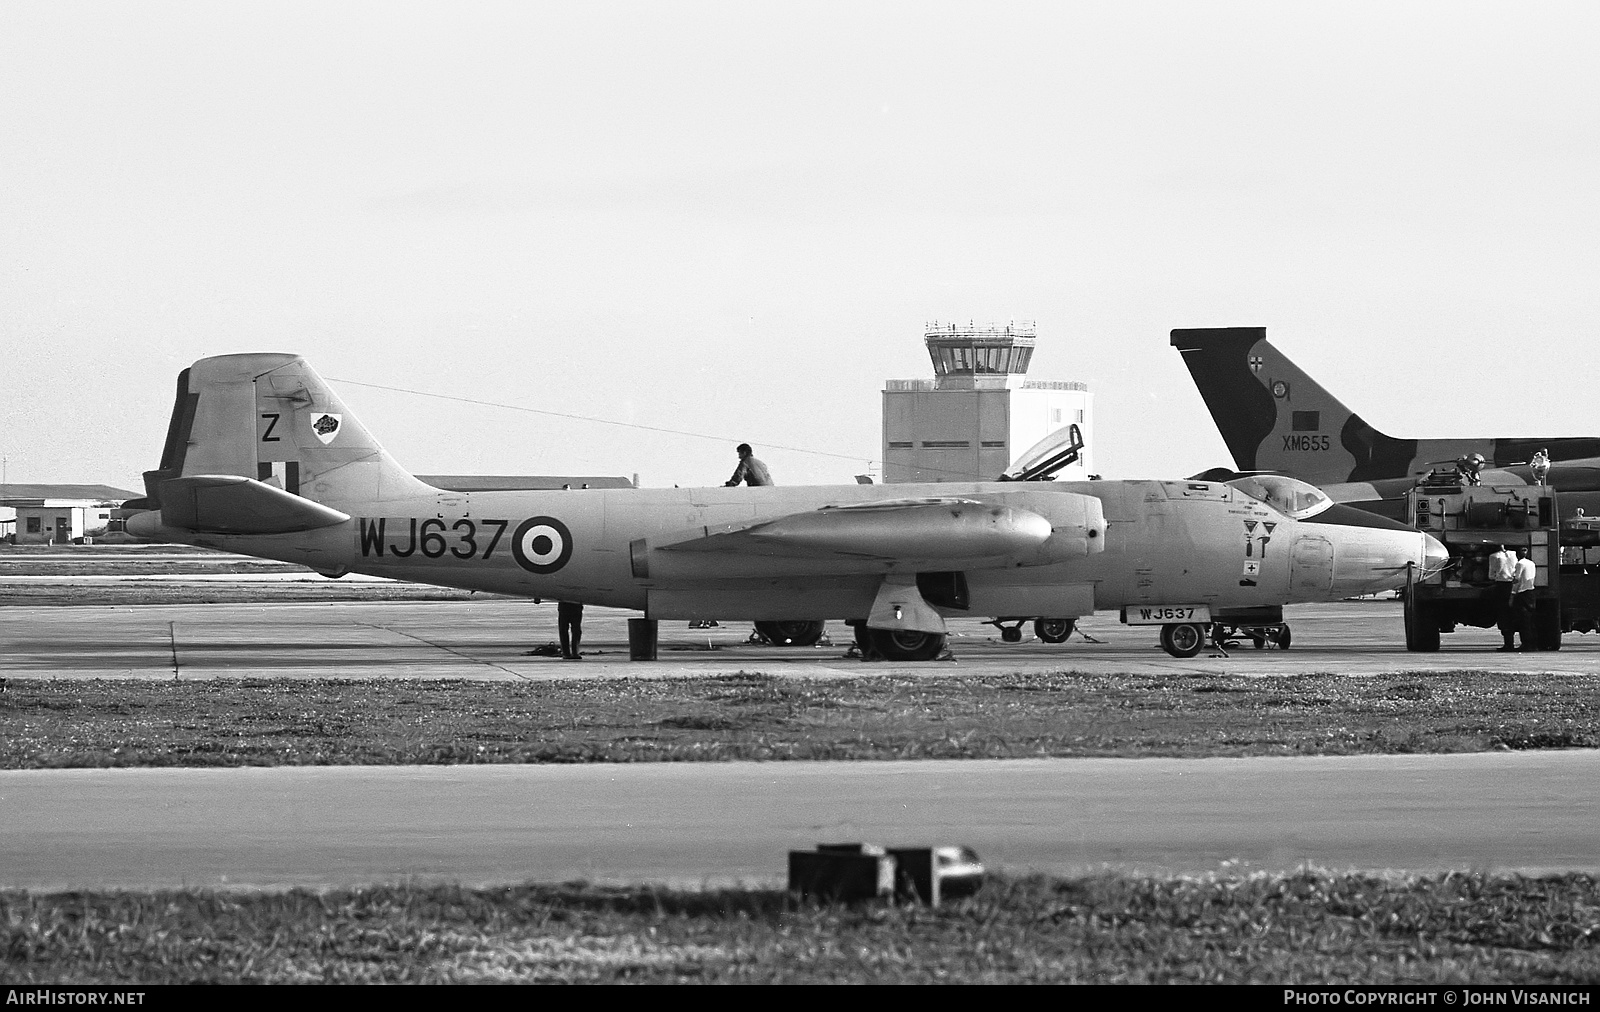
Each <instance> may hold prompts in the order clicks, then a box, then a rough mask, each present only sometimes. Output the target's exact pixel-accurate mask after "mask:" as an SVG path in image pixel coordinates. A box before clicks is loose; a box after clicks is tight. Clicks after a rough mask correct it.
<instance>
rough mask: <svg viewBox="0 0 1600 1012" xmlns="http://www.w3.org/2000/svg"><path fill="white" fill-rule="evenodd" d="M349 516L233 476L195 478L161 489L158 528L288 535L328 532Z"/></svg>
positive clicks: (165, 484)
mask: <svg viewBox="0 0 1600 1012" xmlns="http://www.w3.org/2000/svg"><path fill="white" fill-rule="evenodd" d="M349 519H350V516H349V514H347V513H341V512H339V511H338V510H336V509H333V508H331V507H328V506H324V505H322V504H321V503H316V502H312V501H311V500H310V499H303V498H301V497H300V496H297V495H295V494H293V493H292V492H285V491H284V490H283V489H281V488H278V487H276V486H273V485H267V484H264V483H262V482H259V481H256V480H255V479H254V478H245V477H243V476H241V475H236V474H197V475H193V476H191V477H187V478H172V479H170V480H168V481H165V482H163V483H162V485H161V522H162V524H163V525H165V526H167V527H176V528H179V529H181V530H189V531H205V532H209V533H212V534H291V533H294V532H296V531H312V530H316V529H317V528H319V527H332V526H333V525H334V524H342V523H344V522H345V521H346V520H349Z"/></svg>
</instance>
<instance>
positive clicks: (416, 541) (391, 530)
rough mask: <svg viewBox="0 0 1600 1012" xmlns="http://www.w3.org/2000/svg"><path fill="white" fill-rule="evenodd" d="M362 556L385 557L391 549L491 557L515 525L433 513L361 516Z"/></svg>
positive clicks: (406, 554)
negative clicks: (421, 516)
mask: <svg viewBox="0 0 1600 1012" xmlns="http://www.w3.org/2000/svg"><path fill="white" fill-rule="evenodd" d="M359 522H360V538H361V556H362V558H373V557H377V558H380V559H381V558H383V556H384V554H385V553H387V554H389V555H392V556H394V557H396V558H400V559H409V558H411V557H412V556H413V555H418V554H420V555H422V556H423V557H424V558H428V559H440V558H443V557H444V556H445V554H446V553H449V554H450V555H451V556H453V557H454V558H457V559H488V558H489V557H490V556H492V555H493V554H494V550H495V548H496V547H498V546H499V544H500V539H501V537H503V536H504V535H505V533H506V528H507V527H509V526H511V521H509V520H468V519H466V518H462V519H460V520H456V521H453V522H452V521H448V520H443V519H441V518H439V517H429V518H428V519H426V520H418V519H417V518H416V517H376V518H372V517H361V518H360V521H359Z"/></svg>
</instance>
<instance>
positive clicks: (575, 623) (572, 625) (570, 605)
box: [556, 601, 583, 661]
mask: <svg viewBox="0 0 1600 1012" xmlns="http://www.w3.org/2000/svg"><path fill="white" fill-rule="evenodd" d="M556 626H557V627H558V631H559V633H560V635H561V656H562V657H564V658H566V659H567V660H569V661H581V660H583V655H582V654H580V653H578V644H579V643H581V642H582V641H583V605H582V604H581V603H580V602H578V601H557V602H556Z"/></svg>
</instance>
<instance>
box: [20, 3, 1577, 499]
mask: <svg viewBox="0 0 1600 1012" xmlns="http://www.w3.org/2000/svg"><path fill="white" fill-rule="evenodd" d="M1597 29H1600V5H1595V4H1593V3H1573V4H1558V3H1520V4H1511V3H1497V4H1476V3H1463V2H1459V0H1454V2H1448V3H1395V2H1383V3H1372V4H1362V3H1340V4H1328V3H1286V2H1282V0H1276V2H1270V3H1259V4H1256V3H1197V2H1192V0H1191V2H1183V3H1143V4H1141V3H1130V2H1111V3H1071V2H1055V3H1027V4H1001V3H995V2H992V0H989V2H983V3H943V4H940V3H930V2H927V0H920V2H916V3H904V4H885V3H863V2H850V3H822V2H817V0H807V2H804V3H792V4H790V3H764V2H748V0H746V2H737V3H676V2H657V3H639V4H633V3H602V2H594V0H585V2H573V3H543V4H541V3H529V2H519V3H506V4H498V3H462V2H451V3H402V2H394V0H388V2H383V3H373V4H360V3H326V2H318V3H303V4H302V3H289V2H284V0H272V2H270V3H255V4H251V3H240V2H230V3H227V4H216V3H210V2H206V3H138V2H134V3H124V2H119V3H63V2H47V3H31V2H15V0H0V352H3V359H0V454H3V455H4V456H5V457H6V458H7V462H6V473H7V476H8V477H9V480H11V481H13V482H23V481H28V482H49V481H56V482H105V483H109V484H115V485H121V486H124V487H127V488H134V489H137V488H139V487H140V484H139V473H140V472H141V471H143V470H145V469H147V468H151V467H154V466H155V465H156V463H157V460H158V458H159V456H160V449H161V443H162V439H163V436H164V434H165V430H166V424H167V417H168V414H169V412H170V410H171V406H172V393H173V383H174V379H175V377H176V374H177V373H178V371H179V370H180V369H182V368H184V367H185V366H187V365H189V364H190V363H191V362H193V361H194V360H195V359H197V358H200V357H203V356H206V355H216V354H225V353H232V352H243V351H294V352H299V353H301V354H304V355H306V356H307V357H308V359H309V360H310V361H311V363H312V365H313V366H314V367H315V368H316V369H317V370H318V371H319V372H321V373H322V374H323V375H324V376H325V377H329V378H330V379H344V380H361V381H365V382H369V383H375V384H381V385H386V386H393V387H403V388H408V389H414V390H419V391H426V392H429V393H436V394H447V395H454V396H459V397H468V398H475V399H478V400H485V401H493V402H501V403H505V404H509V405H519V406H522V407H526V408H537V409H543V410H546V411H554V412H562V413H568V414H573V415H587V416H597V417H603V418H608V419H614V420H617V421H623V422H633V423H637V424H639V425H643V426H653V427H656V428H667V429H676V430H683V431H687V432H692V433H701V434H704V435H706V436H710V437H714V438H708V439H701V438H693V437H687V436H675V435H668V434H663V433H652V432H650V431H648V430H644V429H629V428H625V427H621V426H611V425H599V424H593V423H582V422H574V421H563V420H560V419H555V418H549V417H546V416H542V415H538V414H531V413H527V412H518V411H513V410H508V409H501V408H495V407H485V406H474V405H468V404H463V403H459V402H454V401H446V400H439V399H434V398H427V397H421V396H417V395H409V394H398V393H389V392H384V391H377V390H372V389H366V388H357V387H349V386H344V387H340V388H339V389H340V393H341V395H342V396H343V397H344V399H345V401H346V404H347V405H348V406H349V407H350V408H351V410H353V411H355V412H356V413H357V414H358V415H360V416H361V418H362V419H363V421H365V422H366V423H367V425H368V427H369V428H370V429H372V430H373V431H374V433H375V434H376V435H377V436H378V438H379V439H381V440H382V441H383V442H384V444H385V445H386V446H387V447H388V448H389V449H390V450H391V451H392V452H393V453H394V454H395V455H396V456H397V457H398V458H399V459H400V461H401V462H402V463H403V464H405V465H406V466H408V467H409V468H410V469H412V470H413V471H418V472H423V473H428V472H435V473H437V472H450V473H464V472H466V473H472V472H477V473H498V474H519V473H561V472H584V473H597V474H632V473H634V472H638V473H639V474H640V475H641V477H642V479H643V481H644V483H645V484H647V485H656V486H660V485H672V484H684V485H689V484H713V483H717V482H720V481H722V480H723V479H725V478H726V477H727V475H728V473H729V472H730V471H731V470H732V468H733V465H734V463H735V458H734V454H733V450H732V445H733V443H735V442H738V441H741V440H747V441H749V442H751V443H754V444H756V446H757V451H758V455H760V456H762V457H763V458H764V459H766V460H767V461H768V463H769V464H770V465H771V466H772V469H773V471H774V472H775V475H776V477H777V479H778V481H779V482H780V483H783V484H798V483H818V482H841V481H842V482H848V481H849V480H850V476H851V475H853V474H855V473H857V472H859V471H861V470H863V468H865V467H866V466H867V465H868V462H869V461H872V460H874V459H875V458H877V457H878V456H879V454H880V452H881V450H880V440H881V418H880V416H881V394H880V391H881V390H882V388H883V381H884V380H885V379H887V378H904V377H919V376H930V375H931V367H930V365H929V362H928V359H927V354H926V352H925V350H924V348H923V345H922V340H921V336H922V329H923V325H924V323H925V322H926V321H929V320H935V319H938V320H951V319H953V320H961V321H966V320H976V321H979V322H985V321H1001V322H1004V321H1008V320H1019V321H1020V320H1031V321H1037V324H1038V335H1039V347H1038V351H1037V352H1036V354H1035V356H1034V364H1033V368H1032V370H1031V373H1030V375H1031V376H1032V377H1033V378H1039V379H1070V380H1081V381H1084V382H1086V383H1088V384H1089V386H1090V388H1091V389H1092V390H1093V391H1094V393H1095V396H1096V412H1097V421H1098V433H1097V446H1096V465H1097V468H1098V469H1099V470H1101V471H1102V472H1104V473H1105V474H1106V476H1107V477H1149V476H1166V477H1174V476H1182V475H1187V474H1192V473H1194V472H1197V471H1200V470H1202V469H1204V468H1207V467H1211V466H1214V465H1221V464H1227V463H1229V462H1230V461H1229V457H1228V454H1227V452H1226V450H1225V448H1224V446H1223V444H1222V441H1221V439H1220V438H1219V437H1218V436H1217V434H1216V430H1215V427H1214V426H1213V424H1212V423H1211V420H1210V418H1209V416H1208V415H1207V414H1206V411H1205V408H1204V406H1203V404H1202V402H1201V400H1200V397H1199V395H1198V394H1197V393H1196V392H1195V390H1194V388H1193V385H1192V384H1191V382H1190V380H1189V376H1188V372H1187V370H1186V369H1185V368H1184V366H1183V362H1182V359H1181V358H1180V356H1179V355H1178V354H1177V352H1176V351H1174V350H1173V349H1172V348H1170V347H1169V345H1168V332H1169V331H1170V330H1171V329H1172V328H1174V327H1191V326H1265V327H1267V328H1268V333H1269V336H1271V337H1272V339H1273V342H1274V344H1276V345H1277V346H1278V347H1279V348H1280V349H1282V350H1283V351H1285V352H1287V353H1288V354H1289V355H1290V356H1291V357H1293V358H1294V359H1295V360H1296V361H1297V363H1298V364H1300V365H1301V366H1302V367H1303V368H1305V369H1306V370H1307V371H1308V372H1310V373H1311V374H1312V375H1314V376H1316V377H1318V378H1319V379H1320V380H1322V381H1323V383H1324V384H1325V385H1326V386H1328V387H1329V388H1330V389H1332V390H1333V391H1334V392H1335V393H1337V394H1339V395H1340V396H1341V397H1342V398H1343V399H1344V400H1345V401H1346V402H1347V403H1348V404H1350V405H1351V406H1352V407H1354V408H1355V409H1356V410H1358V411H1360V412H1361V413H1362V414H1363V415H1364V416H1365V417H1366V418H1367V419H1368V421H1370V422H1372V423H1373V424H1375V425H1376V426H1378V427H1379V428H1380V429H1383V430H1385V431H1388V432H1390V433H1391V434H1392V435H1399V436H1473V435H1486V436H1487V435H1595V434H1600V419H1596V418H1595V417H1594V411H1593V408H1592V401H1593V393H1592V385H1593V383H1592V380H1591V379H1590V373H1591V372H1592V363H1593V360H1594V358H1595V355H1596V352H1597V351H1600V342H1597V341H1596V337H1597V335H1600V291H1597V288H1596V281H1597V279H1600V270H1597V255H1596V250H1597V240H1600V227H1597V226H1600V200H1597V199H1596V186H1597V180H1600V60H1597V59H1596V58H1595V52H1596V51H1597V49H1600V31H1597ZM336 386H338V384H336ZM778 446H786V447H802V448H809V449H812V450H816V451H821V452H819V453H802V452H798V451H797V450H790V449H778V448H774V447H778ZM826 454H836V455H838V456H828V455H826Z"/></svg>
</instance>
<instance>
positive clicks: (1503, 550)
mask: <svg viewBox="0 0 1600 1012" xmlns="http://www.w3.org/2000/svg"><path fill="white" fill-rule="evenodd" d="M1516 578H1517V557H1516V556H1515V555H1512V554H1511V550H1510V549H1508V548H1507V547H1506V546H1505V545H1501V546H1500V550H1499V551H1497V552H1495V553H1494V554H1493V555H1491V556H1489V579H1490V580H1491V581H1492V582H1493V584H1494V585H1493V586H1492V587H1490V588H1489V593H1491V594H1492V595H1494V613H1495V617H1496V619H1497V621H1498V624H1499V626H1500V635H1501V637H1502V638H1503V639H1504V640H1505V646H1503V647H1501V648H1500V649H1501V650H1514V649H1516V644H1515V643H1514V642H1513V641H1512V639H1513V637H1512V634H1513V633H1514V632H1515V631H1516V628H1517V627H1516V620H1515V619H1513V618H1512V615H1511V581H1513V580H1515V579H1516Z"/></svg>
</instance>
